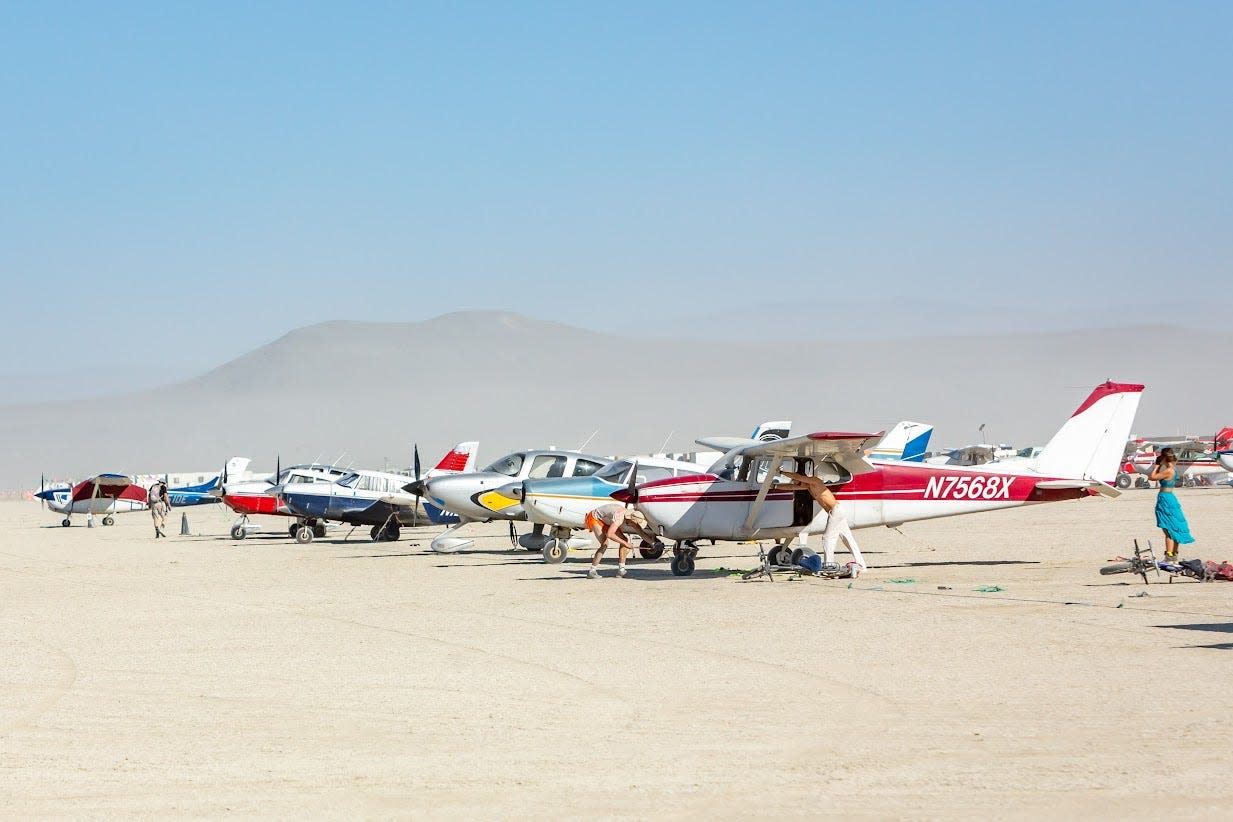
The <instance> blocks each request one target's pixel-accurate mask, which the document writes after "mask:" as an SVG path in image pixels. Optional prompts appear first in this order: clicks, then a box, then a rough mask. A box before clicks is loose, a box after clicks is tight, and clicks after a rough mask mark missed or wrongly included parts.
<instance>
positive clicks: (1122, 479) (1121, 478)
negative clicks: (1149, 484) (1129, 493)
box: [1117, 474, 1135, 491]
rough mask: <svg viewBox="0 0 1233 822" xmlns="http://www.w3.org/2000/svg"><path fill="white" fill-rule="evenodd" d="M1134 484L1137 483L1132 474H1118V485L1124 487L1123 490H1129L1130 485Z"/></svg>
mask: <svg viewBox="0 0 1233 822" xmlns="http://www.w3.org/2000/svg"><path fill="white" fill-rule="evenodd" d="M1134 484H1135V481H1134V478H1133V477H1131V476H1130V474H1118V475H1117V487H1118V488H1120V489H1122V490H1123V491H1125V490H1127V489H1128V488H1130V486H1132V485H1134Z"/></svg>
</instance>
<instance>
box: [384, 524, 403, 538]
mask: <svg viewBox="0 0 1233 822" xmlns="http://www.w3.org/2000/svg"><path fill="white" fill-rule="evenodd" d="M400 536H402V531H401V530H400V529H399V528H398V526H397V525H391V526H390V527H389V528H386V529H385V532H384V534H383V537H384V539H385V541H386V542H398V538H399V537H400Z"/></svg>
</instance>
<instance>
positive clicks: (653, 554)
mask: <svg viewBox="0 0 1233 822" xmlns="http://www.w3.org/2000/svg"><path fill="white" fill-rule="evenodd" d="M771 425H774V426H775V428H774V429H773V430H775V431H776V434H775V435H774V436H766V435H765V433H764V432H765V431H766V430H767V427H768V426H771ZM932 431H933V426H932V425H926V424H925V423H920V422H911V421H906V420H905V421H904V422H901V423H898V424H897V425H896V426H895V427H894V428H892V429H891V430H890V431H889V432H888V433H887V434H886V436H885V437H883V438H882V439H881V441H879V442H878V443H877V445H875V446H874V447H873V448H872V449H871V450H870V451H869V453H868V456H869V457H871V458H875V457H876V458H881V459H891V460H907V461H911V462H919V461H920V458H921V457H922V456H923V455H924V453H925V450H926V448H928V445H929V436H930V434H931V433H932ZM789 433H791V423H765V424H764V425H763V426H760V427H759V428H757V429H756V430H755V431H754V436H753V437H751V438H749V439H741V438H726V437H716V438H712V439H708V440H706V443H707V444H708V445H709V446H723V447H726V448H728V449H731V448H739V447H742V446H746V445H756V444H757V443H759V442H773V441H775V440H778V439H783V438H785V437H787V436H788V434H789ZM715 453H716V454H720V452H715ZM720 455H721V454H720ZM721 456H722V455H721ZM635 470H636V471H637V475H636V476H635V475H634V473H633V472H634V471H635ZM705 472H706V469H705V468H702V467H700V466H698V465H697V464H696V463H694V462H681V461H676V460H664V459H658V458H656V457H625V458H623V459H619V460H615V461H613V462H610V463H609V464H608V465H605V466H604V467H603V468H601V469H600V470H599V471H597V472H596V473H595V474H594V475H592V476H590V477H576V478H563V479H541V480H536V479H528V480H523V481H522V482H519V483H514V484H512V485H511V486H507V487H506V488H503V489H502V493H503V494H504V495H506V496H509V497H513V498H515V499H520V500H522V505H523V507H524V508H525V509H526V513H527V519H529V520H530V521H531V522H534V523H538V524H542V525H544V526H546V527H547V528H550V529H551V530H550V532H549V539H548V541H547V542H546V543H545V545H544V547H543V554H544V560H545V561H546V562H551V563H557V562H563V561H564V560H565V559H566V556H567V554H568V552H569V549H570V548H581V547H585V546H588V545H590V540H589V539H588V538H587V537H585V536H580V537H574V536H573V532H574V531H580V530H582V529H583V528H584V527H585V521H586V516H587V514H588V513H590V512H591V511H594V510H595V509H596V508H597V507H599V506H600V505H603V504H604V503H605V502H607V501H608V500H609V499H610V498H611V496H612V494H613V493H615V492H617V491H619V490H621V489H622V488H624V487H626V486H627V485H628V484H629V483H630V482H631V481H632V482H634V483H635V484H636V485H642V484H644V483H648V482H651V481H654V480H660V479H670V478H673V477H683V476H696V475H698V474H702V473H705ZM638 552H639V553H640V554H641V555H642V556H643V557H644V558H646V559H659V557H660V556H661V555H662V554H663V552H664V549H663V546H662V545H643V546H642V547H640V548H639V549H638Z"/></svg>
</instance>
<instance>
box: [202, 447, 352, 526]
mask: <svg viewBox="0 0 1233 822" xmlns="http://www.w3.org/2000/svg"><path fill="white" fill-rule="evenodd" d="M248 464H249V460H248V458H247V457H232V458H231V459H229V460H228V461H227V465H226V467H225V468H224V470H223V474H222V482H221V483H220V486H219V488H218V494H219V496H221V497H222V500H223V504H225V505H226V506H227V507H228V508H230V509H231V510H232V511H235V512H236V513H237V514H239V517H238V518H237V519H236V521H235V522H234V523H233V524H232V526H231V538H232V539H245V538H246V537H248V535H249V534H251V533H253V532H255V531H259V530H261V526H260V525H259V524H257V523H254V522H252V521H251V520H250V519H249V518H250V517H253V516H258V515H261V516H274V517H294V521H293V522H292V523H291V525H290V527H289V528H288V532H289V533H290V535H291V536H293V537H294V536H296V535H297V533H298V531H299V530H300V528H301V527H302V526H307V527H308V528H309V529H310V532H311V533H313V534H314V535H315V536H318V537H322V536H325V524H324V523H320V522H317V521H316V519H306V518H303V517H297V516H296V515H295V514H293V513H291V511H289V510H287V508H286V507H285V506H284V505H282V504H281V503H280V502H279V500H278V494H277V493H276V492H275V489H276V488H277V487H278V486H280V485H282V484H283V483H288V482H297V483H309V482H316V483H324V484H329V483H332V482H333V481H334V480H336V479H338V478H340V477H343V476H345V475H346V474H347V469H346V468H339V467H338V466H336V465H321V464H318V463H310V464H305V465H293V466H291V467H290V468H283V467H282V465H281V464H280V465H278V467H277V468H276V469H275V471H274V473H273V474H271V475H269V476H264V477H263V476H254V475H252V474H251V473H250V472H249V471H248V470H247V469H248Z"/></svg>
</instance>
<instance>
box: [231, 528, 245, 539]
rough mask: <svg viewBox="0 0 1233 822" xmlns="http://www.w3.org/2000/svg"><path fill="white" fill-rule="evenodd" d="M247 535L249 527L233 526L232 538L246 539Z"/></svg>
mask: <svg viewBox="0 0 1233 822" xmlns="http://www.w3.org/2000/svg"><path fill="white" fill-rule="evenodd" d="M246 536H248V529H247V528H245V527H244V526H243V525H233V526H231V538H232V539H244V538H245V537H246Z"/></svg>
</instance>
